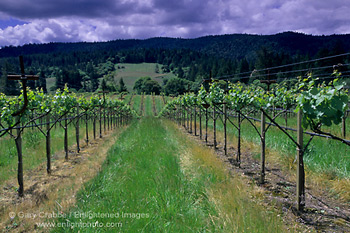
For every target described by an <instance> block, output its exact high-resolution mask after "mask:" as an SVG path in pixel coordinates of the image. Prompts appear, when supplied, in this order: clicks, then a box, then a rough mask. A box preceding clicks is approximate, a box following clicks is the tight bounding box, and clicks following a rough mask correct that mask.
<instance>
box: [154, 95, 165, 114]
mask: <svg viewBox="0 0 350 233" xmlns="http://www.w3.org/2000/svg"><path fill="white" fill-rule="evenodd" d="M154 101H155V104H156V110H157V114H159V112H160V111H161V110H162V108H163V107H164V103H163V99H162V97H161V96H159V95H158V96H154Z"/></svg>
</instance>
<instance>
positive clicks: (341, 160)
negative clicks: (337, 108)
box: [202, 117, 350, 178]
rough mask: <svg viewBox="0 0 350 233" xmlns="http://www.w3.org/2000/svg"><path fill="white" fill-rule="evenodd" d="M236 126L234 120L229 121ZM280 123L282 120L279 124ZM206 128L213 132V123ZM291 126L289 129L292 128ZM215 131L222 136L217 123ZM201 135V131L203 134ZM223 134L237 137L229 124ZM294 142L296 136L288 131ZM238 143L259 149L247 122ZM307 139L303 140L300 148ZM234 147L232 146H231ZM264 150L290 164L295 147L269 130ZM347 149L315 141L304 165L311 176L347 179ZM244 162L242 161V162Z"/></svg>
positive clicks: (349, 165) (349, 149)
mask: <svg viewBox="0 0 350 233" xmlns="http://www.w3.org/2000/svg"><path fill="white" fill-rule="evenodd" d="M204 119H205V118H204V117H203V119H202V120H203V122H202V127H203V129H204V127H205V121H204ZM233 121H234V122H237V120H236V119H233ZM280 121H281V122H282V120H280ZM208 125H209V127H210V128H211V129H212V128H213V121H212V120H209V124H208ZM256 126H257V128H258V130H260V124H259V123H256ZM292 126H293V125H292ZM217 129H218V130H219V131H221V132H223V124H222V122H221V121H220V120H218V121H217ZM203 132H204V131H203ZM227 132H228V134H229V136H234V137H238V131H237V130H236V128H234V127H233V126H232V125H231V124H230V123H228V127H227ZM288 133H289V134H291V135H292V136H293V137H294V138H296V133H295V132H292V131H288ZM241 135H242V139H244V140H246V141H248V142H253V143H254V144H257V145H260V139H259V136H258V134H257V132H256V131H255V130H254V128H253V127H252V126H251V124H250V123H248V121H246V120H245V121H244V123H243V124H242V130H241ZM309 139H310V137H309V136H304V145H305V144H306V143H307V142H308V140H309ZM234 145H236V142H234ZM266 146H267V148H270V149H273V150H275V151H278V152H279V154H280V156H282V157H283V158H284V159H285V160H290V159H291V158H294V157H295V154H296V146H295V144H294V143H293V142H292V141H291V140H290V139H289V138H288V137H287V136H286V135H285V134H284V133H283V132H282V131H280V130H279V129H278V128H276V127H270V128H269V130H268V132H267V134H266ZM349 154H350V147H349V146H346V145H344V144H342V143H340V142H337V141H334V140H331V139H325V138H319V137H315V138H314V139H313V140H312V142H311V144H310V145H309V147H308V148H307V150H306V153H305V156H304V161H305V165H306V167H307V168H308V169H311V170H312V171H314V172H318V173H319V172H320V173H328V174H335V175H336V176H338V177H340V178H344V177H347V178H349V177H350V162H349V161H350V157H349ZM242 159H244V158H242Z"/></svg>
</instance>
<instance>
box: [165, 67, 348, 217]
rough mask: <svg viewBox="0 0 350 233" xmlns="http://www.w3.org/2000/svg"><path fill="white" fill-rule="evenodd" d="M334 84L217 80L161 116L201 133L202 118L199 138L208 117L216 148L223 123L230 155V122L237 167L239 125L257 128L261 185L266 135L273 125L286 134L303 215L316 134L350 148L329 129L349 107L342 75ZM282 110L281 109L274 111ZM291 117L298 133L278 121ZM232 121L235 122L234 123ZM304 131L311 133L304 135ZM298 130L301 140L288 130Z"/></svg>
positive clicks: (177, 100)
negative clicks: (307, 159)
mask: <svg viewBox="0 0 350 233" xmlns="http://www.w3.org/2000/svg"><path fill="white" fill-rule="evenodd" d="M335 75H336V76H337V77H336V78H335V79H334V80H333V81H332V82H330V83H327V84H326V83H324V82H323V83H321V82H319V81H318V80H317V79H314V78H313V77H312V76H309V77H308V78H305V79H300V80H299V82H298V83H297V84H296V85H295V86H294V88H289V89H287V88H286V87H285V86H283V85H278V84H277V85H274V86H273V88H272V89H271V90H265V89H263V88H261V87H258V86H253V85H249V86H246V85H243V84H241V83H226V87H224V88H223V87H222V85H221V84H219V82H215V80H211V82H210V83H209V84H208V85H206V88H205V85H202V87H201V89H200V91H199V93H198V94H193V93H187V94H185V95H183V96H180V97H177V98H175V99H173V100H172V101H169V102H168V103H167V104H166V106H165V107H164V108H163V110H162V111H161V113H160V115H162V116H166V117H169V118H171V119H173V120H175V121H177V122H178V123H179V124H180V125H183V126H184V127H186V128H187V129H189V131H190V132H192V130H193V129H192V122H193V121H194V127H195V129H194V132H195V134H196V135H197V128H196V127H197V122H196V121H197V119H198V118H199V124H200V125H199V131H200V132H199V134H200V137H201V138H202V135H203V134H202V119H203V118H205V140H206V141H207V137H208V134H207V131H208V119H209V118H211V119H212V120H213V130H214V131H213V143H214V147H215V148H216V146H217V141H216V140H217V139H216V122H217V120H218V119H219V120H221V121H222V123H223V126H224V151H225V155H227V136H226V134H227V132H226V126H227V124H232V125H233V126H234V128H235V129H236V130H237V131H238V141H237V154H236V158H235V161H234V163H235V164H236V165H237V166H240V162H241V129H242V128H241V125H242V122H243V121H247V122H249V123H250V125H251V126H252V127H253V128H254V131H256V133H257V135H258V136H259V138H260V144H261V153H260V156H261V159H260V164H261V165H260V182H261V183H264V180H265V147H266V146H265V141H266V132H267V131H268V129H269V128H270V127H271V126H274V127H277V128H278V129H280V130H281V131H282V132H283V133H284V134H286V135H287V136H288V138H289V140H291V141H292V142H293V143H294V144H295V146H296V162H297V190H296V196H297V197H296V198H297V209H298V210H300V211H302V210H303V208H304V207H305V171H304V159H303V156H304V152H305V150H306V149H307V147H308V146H309V145H310V143H311V141H312V139H313V138H314V137H315V136H323V137H327V138H331V139H334V140H338V141H340V142H342V143H344V144H346V145H348V146H350V141H348V140H346V139H345V138H343V137H340V136H338V135H335V134H332V133H330V132H328V131H327V130H325V129H324V128H325V127H329V126H331V125H338V124H340V123H341V122H344V120H345V117H346V111H347V107H348V101H349V97H348V93H347V91H346V90H344V86H345V84H344V83H342V81H341V80H340V79H339V74H337V73H335ZM276 109H278V111H276ZM290 113H293V114H296V115H297V127H296V129H291V128H287V127H285V126H282V124H281V123H280V122H278V121H277V120H276V119H277V117H279V116H282V115H284V116H286V122H287V115H288V114H290ZM252 114H254V115H259V116H260V117H259V118H260V119H258V121H259V122H260V129H259V127H257V125H256V124H254V121H255V120H257V119H255V118H252V117H251V115H252ZM232 117H235V118H236V119H237V120H236V121H232ZM305 129H308V130H311V131H313V132H306V131H305ZM289 130H293V131H296V132H297V137H295V136H293V134H291V133H290V132H289ZM305 133H307V134H308V135H310V139H309V140H308V141H306V142H304V140H303V135H304V134H305Z"/></svg>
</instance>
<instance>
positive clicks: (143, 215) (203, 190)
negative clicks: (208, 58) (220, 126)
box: [53, 117, 284, 232]
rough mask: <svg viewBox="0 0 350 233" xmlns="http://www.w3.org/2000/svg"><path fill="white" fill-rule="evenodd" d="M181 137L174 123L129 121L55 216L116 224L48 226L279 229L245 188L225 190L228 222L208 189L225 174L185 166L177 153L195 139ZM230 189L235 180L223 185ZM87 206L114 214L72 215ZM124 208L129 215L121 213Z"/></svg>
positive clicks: (154, 229) (157, 229)
mask: <svg viewBox="0 0 350 233" xmlns="http://www.w3.org/2000/svg"><path fill="white" fill-rule="evenodd" d="M186 141H188V140H186V139H184V136H183V134H181V133H180V132H179V131H178V130H177V129H176V128H175V126H174V124H173V123H170V122H164V121H160V120H159V119H156V118H149V117H146V118H143V119H141V120H140V121H134V122H133V123H132V124H131V126H129V128H128V129H127V130H126V131H125V132H123V133H122V135H121V137H120V139H119V140H118V141H117V143H116V144H115V145H114V146H112V148H111V149H110V150H109V153H108V157H107V159H106V161H105V163H104V164H103V167H102V170H101V172H100V173H99V174H98V176H97V177H95V178H94V179H93V180H92V181H90V182H89V183H88V184H86V185H85V187H84V189H82V190H81V191H80V192H79V194H78V195H77V205H76V207H74V208H72V209H71V212H69V213H67V214H66V217H63V218H61V219H59V220H58V221H59V222H60V223H70V224H79V223H86V224H89V223H91V224H93V223H96V222H98V223H99V224H103V225H106V224H108V223H111V222H114V223H118V224H119V225H118V227H117V228H103V229H95V228H91V227H85V228H79V227H77V228H73V229H72V228H69V227H57V228H54V229H53V232H77V231H83V232H96V231H104V232H118V231H122V232H283V231H284V229H283V224H282V221H280V220H279V219H278V217H277V214H275V213H274V212H273V211H267V212H266V210H265V209H264V208H263V207H258V206H257V205H256V204H255V203H253V202H251V201H249V197H247V195H246V194H245V193H244V192H242V193H241V195H237V196H229V198H230V199H235V200H234V201H232V202H233V203H234V206H230V210H229V211H230V212H231V214H232V215H236V219H240V222H235V223H234V224H235V226H231V225H227V222H225V221H224V219H225V218H226V217H227V216H223V215H220V214H219V212H221V210H220V208H221V207H219V206H217V205H216V203H215V202H213V201H211V196H212V194H211V192H209V189H212V190H215V188H218V187H220V186H221V185H222V183H223V182H229V181H228V179H229V178H228V177H227V176H223V175H221V174H220V172H218V171H216V170H215V169H212V167H211V165H209V166H208V164H205V163H201V162H200V161H199V162H198V164H197V163H196V162H195V164H194V166H192V168H193V170H192V171H193V172H194V173H195V174H193V173H191V172H186V169H184V167H183V166H182V165H181V161H180V157H181V156H180V155H181V154H183V153H185V152H187V151H190V152H192V147H193V145H194V144H191V143H186ZM205 150H207V148H205ZM198 154H201V153H198ZM213 158H215V156H213ZM217 172H218V173H217ZM221 173H222V171H221ZM232 189H234V186H232V187H231V186H230V189H227V190H232ZM237 193H239V192H237ZM231 207H232V209H231ZM89 211H90V213H92V214H94V215H96V214H98V213H102V214H104V213H114V214H116V215H118V217H117V218H107V217H98V216H91V218H81V217H76V214H77V213H78V214H79V213H87V212H89ZM125 213H128V214H134V215H132V216H134V217H130V215H128V216H127V217H125ZM232 223H233V222H232ZM234 229H237V231H236V230H234Z"/></svg>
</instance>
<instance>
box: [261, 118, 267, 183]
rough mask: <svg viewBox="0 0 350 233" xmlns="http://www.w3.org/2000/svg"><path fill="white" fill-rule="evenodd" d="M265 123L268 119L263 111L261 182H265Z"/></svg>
mask: <svg viewBox="0 0 350 233" xmlns="http://www.w3.org/2000/svg"><path fill="white" fill-rule="evenodd" d="M265 125H266V119H265V115H264V113H263V112H261V130H260V133H261V170H260V184H263V183H264V182H265Z"/></svg>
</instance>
